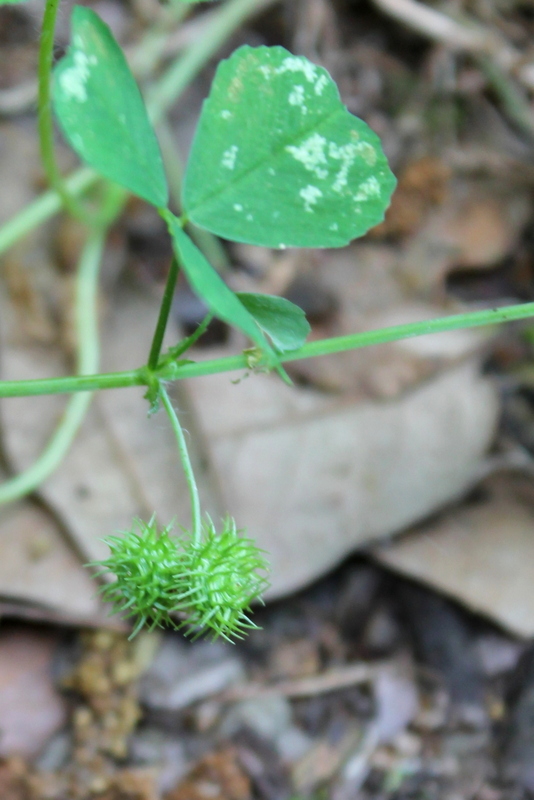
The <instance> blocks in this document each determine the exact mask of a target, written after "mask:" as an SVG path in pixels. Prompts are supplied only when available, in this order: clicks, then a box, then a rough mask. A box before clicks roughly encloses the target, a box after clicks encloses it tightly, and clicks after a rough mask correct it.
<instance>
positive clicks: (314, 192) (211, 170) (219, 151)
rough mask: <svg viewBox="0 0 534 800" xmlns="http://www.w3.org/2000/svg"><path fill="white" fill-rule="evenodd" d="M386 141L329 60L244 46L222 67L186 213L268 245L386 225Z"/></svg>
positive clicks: (207, 106)
mask: <svg viewBox="0 0 534 800" xmlns="http://www.w3.org/2000/svg"><path fill="white" fill-rule="evenodd" d="M395 183H396V181H395V178H394V176H393V174H392V172H391V171H390V169H389V167H388V163H387V160H386V157H385V156H384V154H383V152H382V148H381V145H380V140H379V139H378V136H376V134H375V133H373V131H371V129H370V128H369V127H368V126H367V125H366V124H365V122H363V121H362V120H360V119H358V118H357V117H355V116H353V115H352V114H350V113H349V112H348V111H347V109H346V108H345V106H344V105H343V104H342V102H341V100H340V97H339V92H338V89H337V87H336V85H335V83H334V82H333V80H332V78H331V77H330V75H329V74H328V73H327V72H326V70H324V69H323V68H322V67H318V66H316V65H315V64H312V63H311V62H310V61H308V60H307V59H306V58H304V57H302V56H293V55H291V53H289V52H288V51H287V50H285V49H284V48H283V47H258V48H252V47H248V46H245V47H241V48H239V50H236V52H235V53H234V54H233V55H232V56H231V57H230V58H229V59H227V60H226V61H222V62H221V63H220V64H219V67H218V69H217V72H216V75H215V79H214V81H213V85H212V88H211V92H210V95H209V97H208V99H207V100H206V101H205V103H204V106H203V109H202V114H201V117H200V121H199V124H198V128H197V131H196V134H195V138H194V141H193V145H192V148H191V154H190V157H189V163H188V165H187V171H186V175H185V179H184V186H183V208H184V210H185V212H186V214H187V216H188V217H189V218H190V219H191V220H192V221H193V222H195V223H196V224H197V225H200V226H202V227H204V228H207V229H208V230H210V231H212V233H216V234H218V235H219V236H223V237H225V238H227V239H232V240H235V241H240V242H248V243H250V244H256V245H263V246H266V247H280V248H283V247H287V246H291V247H342V246H344V245H346V244H347V243H348V242H349V241H350V240H351V239H354V238H355V237H357V236H361V235H363V234H364V233H365V232H366V231H367V230H368V229H369V228H371V227H373V226H374V225H376V224H377V223H379V222H380V221H381V220H382V219H383V216H384V211H385V209H386V208H387V206H388V203H389V199H390V196H391V193H392V191H393V189H394V187H395Z"/></svg>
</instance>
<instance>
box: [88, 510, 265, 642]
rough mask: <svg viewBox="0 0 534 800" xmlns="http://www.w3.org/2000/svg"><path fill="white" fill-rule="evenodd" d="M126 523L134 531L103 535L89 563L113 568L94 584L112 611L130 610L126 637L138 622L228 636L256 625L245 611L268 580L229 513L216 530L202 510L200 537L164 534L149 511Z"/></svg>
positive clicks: (105, 569)
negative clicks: (102, 554) (101, 554)
mask: <svg viewBox="0 0 534 800" xmlns="http://www.w3.org/2000/svg"><path fill="white" fill-rule="evenodd" d="M134 525H136V526H137V528H138V532H136V531H134V530H130V531H125V532H124V533H123V535H122V536H109V537H107V538H106V539H105V540H104V541H105V542H106V544H107V545H108V547H109V548H110V551H111V553H110V556H109V558H107V559H106V560H105V561H99V562H94V563H93V564H91V565H90V566H94V567H98V568H99V572H98V573H97V574H98V575H102V574H104V573H112V574H113V575H115V577H116V580H115V581H114V582H113V583H110V584H107V585H106V586H104V587H102V589H101V590H100V591H101V593H102V596H103V598H104V600H105V601H106V602H110V603H112V604H113V607H114V608H113V611H114V612H115V613H121V614H123V616H125V617H137V624H136V626H135V628H134V630H133V632H132V634H131V637H130V638H133V637H134V636H135V635H136V634H137V633H138V632H139V631H140V630H141V628H142V627H143V625H145V624H148V625H149V627H150V629H154V628H155V627H158V626H159V627H164V626H165V625H168V626H171V627H173V628H176V629H184V630H185V633H186V634H187V635H192V636H193V638H198V637H199V636H201V635H202V634H203V633H209V634H211V636H212V638H214V639H215V638H217V637H219V636H221V637H223V638H224V639H227V640H228V641H231V639H232V637H235V638H242V636H243V634H244V633H245V632H246V631H247V629H252V628H257V626H256V625H255V624H254V623H253V622H252V621H251V620H250V619H249V617H248V616H247V613H248V612H249V610H250V604H251V602H252V601H253V600H255V599H258V598H259V597H260V595H261V593H262V592H263V591H264V590H265V588H266V587H267V586H268V581H267V579H266V577H265V574H266V573H267V571H268V565H267V562H266V560H265V558H264V557H263V554H262V551H260V550H259V549H258V547H257V546H256V544H255V543H254V541H253V540H252V539H247V538H244V537H242V536H241V535H240V534H241V532H240V531H238V530H237V528H236V524H235V521H234V520H233V519H231V518H230V517H227V518H226V519H225V520H224V521H223V528H222V531H221V533H217V531H216V529H215V526H214V525H213V522H212V521H211V519H209V518H208V521H207V522H206V523H205V524H204V526H203V530H202V538H201V541H200V542H195V541H194V539H193V537H192V536H190V535H189V534H188V533H186V535H184V536H182V537H181V538H179V539H177V538H175V537H172V536H170V530H171V526H168V527H166V528H163V529H162V530H161V531H160V530H158V527H157V524H156V522H155V520H154V517H152V519H151V520H150V522H148V523H145V522H143V521H142V520H138V519H136V520H134ZM173 615H178V616H179V619H175V618H174V616H173ZM180 618H181V619H180Z"/></svg>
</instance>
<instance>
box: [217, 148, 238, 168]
mask: <svg viewBox="0 0 534 800" xmlns="http://www.w3.org/2000/svg"><path fill="white" fill-rule="evenodd" d="M238 150H239V147H238V146H237V145H236V144H233V145H232V146H231V147H229V148H228V150H225V151H224V153H223V155H222V159H221V166H222V167H226V169H233V168H234V167H235V160H236V157H237V151H238Z"/></svg>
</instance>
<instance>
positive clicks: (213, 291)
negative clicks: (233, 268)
mask: <svg viewBox="0 0 534 800" xmlns="http://www.w3.org/2000/svg"><path fill="white" fill-rule="evenodd" d="M163 216H164V219H165V220H166V222H167V225H168V227H169V233H170V234H171V237H172V243H173V247H174V252H175V254H176V258H177V259H178V261H179V263H180V266H181V267H182V269H183V270H184V272H185V274H186V276H187V280H188V281H189V284H190V286H191V288H192V289H193V291H194V292H195V293H196V294H197V295H198V296H199V297H201V298H202V299H203V300H204V302H205V303H206V304H207V305H208V308H209V309H210V311H211V312H212V313H213V314H214V315H215V316H216V317H219V319H222V320H224V321H225V322H227V323H228V324H229V325H234V326H235V327H236V328H239V329H240V330H242V331H243V333H245V334H246V335H247V336H248V337H249V338H250V339H252V341H253V342H254V343H255V344H257V345H258V346H259V347H260V349H261V350H262V352H263V353H265V354H266V355H268V356H269V357H271V361H270V364H271V366H273V365H274V364H275V363H276V362H277V358H276V355H275V353H274V352H273V350H272V348H271V347H270V345H269V343H268V342H267V339H266V338H265V336H264V335H263V333H262V332H261V330H260V328H259V327H258V325H257V324H256V322H255V320H254V317H253V316H252V315H251V314H250V313H249V312H248V311H247V309H246V308H245V306H244V305H243V304H242V303H241V302H240V301H239V300H238V299H237V296H236V295H235V293H234V292H233V291H232V290H231V289H230V288H229V287H228V286H227V285H226V284H225V282H224V281H223V280H222V278H221V277H220V276H219V275H218V274H217V272H215V270H214V269H213V267H212V266H211V264H210V263H209V261H207V260H206V258H205V257H204V256H203V254H202V252H201V251H200V250H199V249H198V247H197V246H196V245H195V244H193V242H192V241H191V239H190V238H189V236H188V235H187V234H186V233H184V231H183V230H182V228H181V225H180V222H179V220H178V219H176V217H175V216H174V215H173V214H171V213H170V211H167V212H165V213H164V215H163Z"/></svg>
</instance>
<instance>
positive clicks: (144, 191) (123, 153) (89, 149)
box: [53, 6, 168, 207]
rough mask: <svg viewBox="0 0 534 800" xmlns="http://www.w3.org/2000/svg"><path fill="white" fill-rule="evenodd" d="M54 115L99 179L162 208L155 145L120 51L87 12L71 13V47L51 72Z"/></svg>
mask: <svg viewBox="0 0 534 800" xmlns="http://www.w3.org/2000/svg"><path fill="white" fill-rule="evenodd" d="M53 100H54V110H55V112H56V115H57V117H58V119H59V122H60V125H61V128H62V130H63V133H64V134H65V136H66V138H67V140H68V141H69V143H70V145H71V146H72V148H73V149H74V150H75V151H76V153H77V154H78V155H79V156H80V158H81V159H82V160H83V161H85V163H86V164H89V166H91V167H93V168H94V169H96V170H97V171H98V172H100V173H101V174H102V175H104V177H106V178H109V179H110V180H112V181H116V183H119V184H120V185H121V186H124V187H125V188H126V189H129V190H130V191H131V192H133V193H134V194H137V195H139V197H142V198H143V199H144V200H147V201H148V202H149V203H152V204H153V205H155V206H158V207H159V206H165V205H166V204H167V198H168V191H167V181H166V179H165V173H164V170H163V163H162V160H161V154H160V150H159V145H158V142H157V139H156V135H155V133H154V130H153V128H152V126H151V124H150V122H149V119H148V115H147V112H146V108H145V105H144V102H143V99H142V97H141V93H140V91H139V89H138V87H137V84H136V82H135V80H134V77H133V75H132V73H131V72H130V68H129V66H128V64H127V63H126V59H125V58H124V55H123V53H122V50H121V48H120V47H119V45H118V44H117V42H116V41H115V39H114V38H113V34H112V33H111V31H110V29H109V28H108V26H107V25H106V24H105V23H104V22H102V20H101V19H100V18H99V17H98V16H97V15H96V14H95V12H94V11H92V10H91V9H89V8H84V7H82V6H75V7H74V10H73V12H72V43H71V46H70V47H69V50H68V53H67V55H66V56H65V57H64V58H62V59H61V61H60V62H59V64H58V65H57V67H56V68H55V70H54V86H53Z"/></svg>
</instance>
